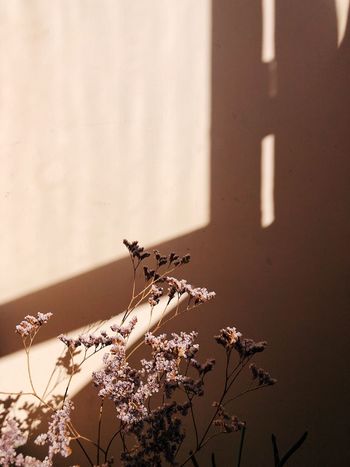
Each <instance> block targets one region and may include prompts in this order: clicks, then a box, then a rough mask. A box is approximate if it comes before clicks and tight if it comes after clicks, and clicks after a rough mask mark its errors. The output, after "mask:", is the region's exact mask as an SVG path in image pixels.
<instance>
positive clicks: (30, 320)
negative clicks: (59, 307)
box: [16, 313, 52, 338]
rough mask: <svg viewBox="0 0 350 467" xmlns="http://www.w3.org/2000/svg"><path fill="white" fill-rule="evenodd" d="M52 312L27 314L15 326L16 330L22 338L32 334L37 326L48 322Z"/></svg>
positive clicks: (36, 330) (35, 331)
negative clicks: (34, 314)
mask: <svg viewBox="0 0 350 467" xmlns="http://www.w3.org/2000/svg"><path fill="white" fill-rule="evenodd" d="M51 316H52V313H38V314H37V315H36V316H32V315H27V316H26V317H25V318H24V320H23V321H21V322H20V323H19V324H18V325H17V326H16V332H17V333H18V334H20V335H21V336H22V337H23V338H26V337H28V336H32V337H33V336H34V335H35V334H36V333H37V332H38V330H39V328H40V327H41V326H42V325H43V324H46V323H47V322H48V320H49V319H50V318H51Z"/></svg>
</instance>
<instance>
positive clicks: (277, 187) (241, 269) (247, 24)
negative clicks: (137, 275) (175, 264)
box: [0, 0, 350, 467]
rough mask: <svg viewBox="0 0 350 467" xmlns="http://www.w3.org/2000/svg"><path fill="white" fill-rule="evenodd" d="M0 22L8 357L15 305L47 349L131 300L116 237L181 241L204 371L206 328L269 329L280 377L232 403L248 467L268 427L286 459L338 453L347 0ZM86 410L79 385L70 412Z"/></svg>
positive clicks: (348, 98) (71, 7)
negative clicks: (45, 319) (201, 300)
mask: <svg viewBox="0 0 350 467" xmlns="http://www.w3.org/2000/svg"><path fill="white" fill-rule="evenodd" d="M199 4H200V6H199ZM0 34H1V37H2V44H3V47H4V49H3V50H4V52H3V54H2V55H1V57H0V84H1V86H0V88H1V91H0V92H1V108H0V109H1V110H0V121H1V126H0V128H1V131H0V147H1V156H0V157H1V161H2V164H1V165H2V171H1V174H0V177H1V196H0V208H1V218H2V219H3V226H2V229H1V233H0V235H1V237H0V238H1V242H0V249H1V250H0V251H1V257H2V266H1V283H2V286H1V287H2V288H1V300H2V302H1V305H0V312H1V314H0V318H1V325H2V327H3V329H4V332H3V336H2V342H1V356H2V360H1V361H0V365H3V367H2V368H3V369H6V371H9V369H11V368H13V365H16V368H17V370H18V372H22V369H23V368H24V367H23V365H22V363H21V362H20V357H19V355H20V354H18V353H17V352H18V351H19V350H20V343H19V342H18V340H16V339H15V338H14V337H13V328H14V326H15V324H16V323H17V322H19V321H20V320H21V319H22V317H23V316H24V315H26V314H28V313H36V312H37V311H53V312H54V313H55V320H54V321H53V322H52V323H51V324H50V326H48V327H47V328H46V329H43V332H42V333H41V334H40V335H39V336H38V342H39V343H40V345H39V346H38V349H39V350H38V351H40V352H42V353H41V354H40V353H38V358H42V357H40V355H43V354H44V353H45V348H46V349H47V347H45V346H47V345H48V343H51V342H52V341H51V340H52V339H54V337H55V336H56V335H57V334H59V333H60V332H62V331H64V332H68V331H71V330H75V329H78V328H81V327H83V326H86V325H88V324H89V323H91V322H93V321H95V320H97V319H102V318H107V317H109V316H111V315H117V314H118V313H119V312H120V311H121V310H122V309H123V307H124V306H125V305H126V304H127V302H128V298H129V294H130V281H131V277H130V276H128V274H127V273H126V271H127V268H128V264H129V263H128V259H127V257H126V255H124V254H123V250H122V248H121V246H120V244H121V239H122V238H124V237H129V238H130V239H136V238H138V239H139V240H140V242H142V243H143V244H145V245H146V246H147V247H150V248H152V247H154V248H159V249H160V250H161V251H164V252H167V251H170V250H175V251H178V252H180V253H187V252H188V251H190V252H191V255H192V258H193V261H192V263H191V264H190V265H189V267H188V270H187V272H186V273H185V271H184V276H185V277H187V278H188V279H189V280H190V281H191V282H192V283H194V284H195V285H203V286H207V287H208V288H210V289H212V290H215V291H216V292H217V298H216V299H215V302H211V303H210V304H208V305H207V306H204V307H202V308H201V309H200V310H198V311H196V312H195V313H193V314H189V315H186V317H185V318H186V319H182V320H181V321H178V322H176V324H175V327H176V329H185V330H190V329H195V330H198V331H199V333H200V344H201V349H202V356H203V358H205V357H206V356H208V355H212V354H213V355H214V356H215V357H216V358H217V359H218V366H217V369H216V370H215V371H216V375H219V374H220V369H222V365H221V363H219V360H220V352H219V349H216V348H215V345H214V344H212V342H213V341H212V335H213V334H214V333H216V331H217V330H218V329H220V328H221V327H223V326H227V325H234V326H237V328H238V329H239V330H240V331H242V332H243V333H244V334H245V335H246V336H247V337H252V338H254V339H266V340H267V341H268V343H269V346H268V349H267V350H266V353H264V354H263V355H261V357H259V360H258V362H259V364H260V365H261V366H263V367H264V368H266V369H268V370H269V371H270V372H271V374H272V375H273V376H275V377H276V378H277V379H278V384H277V385H276V386H274V387H272V388H268V389H267V390H266V392H261V393H260V392H259V391H258V392H256V393H253V394H250V395H248V396H247V397H246V398H242V399H240V400H239V403H237V405H236V406H233V407H232V410H233V411H234V412H235V413H236V414H237V415H238V416H239V417H240V418H242V419H244V420H246V421H247V425H248V429H247V434H246V448H245V451H244V456H243V461H242V467H243V466H247V467H248V466H249V467H250V466H251V467H255V466H257V467H265V466H266V467H268V466H271V465H273V458H272V449H271V445H270V435H271V433H275V434H276V435H277V437H278V439H279V442H280V448H281V451H284V450H286V449H287V448H288V447H289V446H290V445H291V444H292V443H293V442H294V441H296V439H297V438H298V437H299V436H300V435H301V434H302V433H303V432H304V431H306V430H308V432H309V436H308V439H307V441H306V442H305V445H304V446H303V447H302V448H301V450H300V451H299V452H298V453H297V454H295V457H293V458H292V460H291V461H290V463H289V464H288V465H290V466H293V465H294V466H305V467H306V466H307V467H310V466H322V467H333V466H339V467H342V466H347V465H349V463H350V450H349V448H348V434H349V428H350V427H349V413H348V405H349V404H348V394H349V390H350V378H349V371H348V370H347V362H348V358H347V351H348V342H349V316H348V313H349V310H350V307H349V305H350V294H349V288H348V287H349V271H350V264H349V263H350V258H349V238H350V219H349V208H348V206H349V201H350V199H349V198H350V192H349V180H350V160H349V154H350V134H349V121H350V93H349V84H350V23H349V21H348V2H347V1H346V0H343V1H333V0H322V1H320V0H310V1H308V2H305V1H301V0H294V1H289V2H282V1H278V0H276V1H274V2H273V1H268V0H265V1H255V0H253V1H250V2H247V1H246V0H234V1H232V0H218V1H214V2H212V5H211V4H210V3H209V1H208V2H207V1H203V2H202V1H201V2H186V1H185V0H184V1H178V0H177V1H176V2H172V1H170V0H169V1H156V0H154V1H153V2H152V8H150V7H149V2H147V1H141V0H138V1H135V2H131V3H129V2H122V1H117V2H113V1H107V0H106V1H104V0H103V1H100V2H95V1H76V2H68V1H67V2H65V1H62V2H59V1H53V2H44V1H31V2H21V1H13V2H10V1H0ZM266 138H268V140H266ZM264 141H269V143H268V144H265V143H264ZM264 151H266V154H265V152H264ZM266 160H267V161H269V165H266V166H265V165H264V164H265V162H266ZM265 198H266V199H265ZM265 202H266V203H267V206H266V205H265ZM50 345H51V344H50ZM213 345H214V347H213ZM40 346H41V347H40ZM40 349H42V350H40ZM50 352H51V350H50ZM46 353H48V351H47V350H46ZM11 359H13V360H11ZM42 361H43V360H42ZM14 362H15V363H14ZM17 365H18V366H17ZM21 365H22V366H21ZM3 371H4V370H3ZM39 376H40V375H38V377H39ZM218 378H219V376H214V377H213V380H212V382H211V383H210V384H209V386H208V390H207V391H208V392H207V394H208V398H209V399H210V400H214V399H215V398H217V388H218V385H219V384H221V383H220V381H219V380H218ZM18 380H19V378H15V377H13V378H12V377H11V378H8V379H6V380H5V381H4V382H3V384H4V389H2V388H0V390H11V389H12V387H13V385H18V384H19V381H18ZM14 389H16V390H17V389H18V387H17V386H16V388H14ZM94 400H95V392H94V390H93V389H92V388H91V387H90V385H87V386H86V387H85V388H82V389H81V390H80V392H79V393H78V394H77V395H76V397H75V402H76V405H77V410H78V408H79V407H86V406H88V405H89V406H91V407H94V405H93V401H94ZM198 409H199V410H200V413H201V417H203V419H204V418H205V416H208V417H209V415H210V409H208V408H206V407H205V405H204V404H200V405H199V407H198ZM92 410H95V409H92ZM97 412H98V407H97V406H96V414H97ZM80 424H81V427H83V428H84V430H85V429H86V431H87V433H91V434H92V436H94V433H95V431H94V430H95V427H94V426H92V425H91V416H90V415H89V413H87V411H83V415H82V416H81V419H80ZM106 426H107V425H106ZM111 429H112V427H111ZM238 443H239V439H238V437H235V436H234V435H228V436H227V437H226V436H224V437H223V438H222V439H221V440H220V439H218V440H217V442H216V444H215V445H214V446H213V447H211V448H209V449H208V450H207V451H205V452H204V453H203V454H202V456H199V457H198V460H199V461H200V465H201V466H202V465H203V466H206V465H210V463H209V455H210V452H211V450H212V449H215V451H216V452H217V464H218V465H223V466H226V465H234V461H235V456H236V455H237V449H238ZM78 461H79V457H74V458H72V459H71V460H70V464H69V465H71V464H72V463H73V462H78ZM57 465H59V463H57ZM62 465H63V464H62ZM67 465H68V464H67Z"/></svg>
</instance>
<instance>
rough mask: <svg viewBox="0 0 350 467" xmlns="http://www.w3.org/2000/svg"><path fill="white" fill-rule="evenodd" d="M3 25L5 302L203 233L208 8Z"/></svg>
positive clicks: (6, 14)
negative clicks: (136, 249) (128, 247)
mask: <svg viewBox="0 0 350 467" xmlns="http://www.w3.org/2000/svg"><path fill="white" fill-rule="evenodd" d="M101 3H102V5H103V6H101ZM82 10H83V11H82ZM0 16H1V18H2V22H1V40H2V46H3V49H4V50H7V51H8V53H6V54H2V55H1V57H0V69H1V113H0V126H1V134H0V157H1V172H0V186H1V191H0V218H1V220H2V227H1V232H0V257H1V281H0V303H4V302H7V301H9V300H12V299H14V298H17V297H19V296H21V295H24V294H26V293H31V292H35V291H37V290H40V289H42V288H43V287H47V286H49V285H52V284H54V283H57V282H59V281H62V280H66V279H69V278H71V277H73V276H76V275H78V274H81V273H83V272H86V271H89V270H91V269H94V268H96V267H99V266H101V265H104V264H107V263H110V262H112V261H115V260H117V259H119V258H121V257H123V256H125V253H126V252H125V250H124V247H123V245H122V239H123V238H129V239H131V240H136V239H138V240H140V242H142V244H143V245H144V246H146V247H147V246H150V245H154V244H156V243H159V242H163V241H166V240H170V239H172V238H176V237H178V236H179V235H183V234H186V233H189V232H191V231H194V230H197V229H198V228H202V227H203V226H205V225H207V224H208V222H209V204H210V199H209V196H210V193H209V178H210V174H209V148H210V145H209V131H210V56H211V2H210V1H209V0H203V1H202V2H201V5H200V8H198V4H197V2H188V1H187V0H177V1H176V2H164V1H163V0H154V1H153V2H152V7H151V8H150V4H149V2H148V1H147V0H140V1H137V2H109V1H102V2H86V3H81V2H69V3H68V4H66V3H63V2H61V1H59V0H52V1H51V2H38V4H37V6H36V8H35V9H30V8H29V9H28V8H27V6H26V3H25V2H1V3H0ZM19 26H20V27H19ZM160 38H161V39H160Z"/></svg>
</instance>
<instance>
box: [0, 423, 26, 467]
mask: <svg viewBox="0 0 350 467" xmlns="http://www.w3.org/2000/svg"><path fill="white" fill-rule="evenodd" d="M26 442H27V436H25V435H24V434H23V433H22V431H21V430H20V427H19V424H18V422H17V420H15V419H14V418H7V419H6V420H5V423H4V424H3V426H2V428H1V437H0V464H1V465H2V466H4V467H7V466H9V465H11V464H13V463H14V462H15V459H16V455H17V454H16V449H17V448H18V447H20V446H23V444H25V443H26Z"/></svg>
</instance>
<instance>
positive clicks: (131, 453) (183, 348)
mask: <svg viewBox="0 0 350 467" xmlns="http://www.w3.org/2000/svg"><path fill="white" fill-rule="evenodd" d="M124 244H125V246H126V247H127V249H128V251H129V254H130V258H131V261H132V265H133V269H134V278H135V277H136V270H137V268H138V267H139V266H140V264H141V263H143V264H144V260H146V259H147V258H149V257H151V258H150V260H152V258H153V264H154V263H155V264H154V265H153V268H152V267H149V266H144V267H143V272H144V277H145V281H146V284H148V285H146V287H145V289H144V290H143V291H141V292H140V294H137V295H134V292H135V282H134V287H133V296H132V301H131V304H132V305H133V306H130V307H128V309H127V310H126V313H125V315H124V318H123V320H122V324H121V325H117V324H114V325H112V326H110V330H109V331H108V332H107V331H105V330H100V331H99V332H98V333H97V332H96V333H85V334H81V335H80V336H78V337H77V338H71V337H68V336H66V335H64V334H61V335H60V336H59V339H60V340H61V341H62V342H63V343H64V344H65V345H66V346H67V347H68V349H69V350H70V353H71V355H72V351H73V353H74V350H75V349H76V348H78V347H83V348H85V353H87V352H86V351H87V349H90V348H92V350H94V351H95V352H97V351H98V350H100V349H104V348H107V347H108V351H107V352H106V353H105V355H104V356H103V367H102V369H101V370H98V371H95V372H94V373H93V374H92V381H93V383H94V385H95V386H96V387H97V388H98V395H99V397H100V398H101V399H102V400H104V399H110V400H111V401H112V402H113V403H114V405H115V413H116V417H117V418H118V419H119V420H120V422H121V423H120V436H121V439H122V442H123V452H122V453H121V454H120V460H121V465H122V466H123V467H136V466H143V467H155V466H156V467H161V466H162V465H164V462H165V463H168V464H171V465H175V464H176V462H177V458H176V457H177V454H178V452H179V450H180V448H181V444H182V442H183V440H184V438H185V432H184V429H183V425H182V418H183V417H185V416H187V415H188V413H189V412H191V415H192V420H193V422H194V425H196V423H195V420H194V414H193V410H194V405H193V400H194V399H195V398H196V397H200V396H203V394H204V380H205V377H206V375H207V374H208V373H209V372H211V370H213V368H214V365H215V360H214V359H207V360H206V361H205V362H204V363H200V362H199V361H198V360H197V359H196V354H197V352H198V350H199V346H198V344H196V343H195V339H196V337H197V333H196V332H194V331H192V332H189V333H186V332H181V333H179V334H176V333H172V334H171V335H170V336H169V337H168V336H167V335H166V334H160V335H158V336H156V335H154V334H153V333H152V332H148V333H147V334H146V335H145V338H144V343H145V345H146V346H147V347H149V348H150V353H151V357H150V358H149V359H142V360H141V361H140V365H139V367H138V368H133V367H132V366H131V365H130V363H129V361H128V358H127V357H128V356H127V343H128V339H129V336H130V334H131V333H132V332H133V330H134V328H135V325H136V322H137V319H136V317H134V318H132V319H131V320H130V321H129V323H128V324H124V322H125V321H126V320H127V319H128V318H129V316H130V313H131V312H132V310H133V309H134V308H135V306H137V305H135V302H136V300H138V299H139V296H140V295H142V299H145V300H147V299H148V302H149V304H150V305H151V307H154V306H156V305H157V304H158V303H159V302H160V299H161V297H163V296H165V297H167V298H168V304H169V303H170V301H171V300H173V299H174V298H177V299H180V298H181V297H183V296H184V295H187V298H188V304H187V307H186V310H189V309H192V308H193V307H195V306H197V305H200V304H203V303H206V302H208V301H210V300H211V299H213V298H214V297H215V292H209V291H208V289H206V288H204V287H194V286H192V285H191V284H189V283H188V282H187V281H186V280H184V279H181V280H180V279H177V278H175V277H172V276H169V275H168V274H171V273H172V271H173V270H174V269H176V268H178V267H180V266H182V265H185V264H187V263H188V262H189V261H190V255H184V256H182V257H180V256H179V255H177V254H175V253H174V252H172V253H170V254H169V255H162V254H161V253H160V252H159V251H158V250H154V251H153V255H152V253H149V252H147V251H145V250H144V248H143V247H141V246H140V245H139V244H138V242H137V241H133V242H128V241H127V240H124ZM142 299H141V301H142ZM138 303H139V302H138ZM138 303H137V304H138ZM134 305H135V306H134ZM177 310H178V307H177V308H176V312H175V315H174V316H176V315H177ZM51 316H52V313H46V314H44V313H38V314H37V316H31V315H28V316H26V317H25V319H24V320H23V321H22V322H21V323H20V324H19V325H18V326H16V332H17V333H18V334H20V335H21V337H22V339H23V342H24V346H25V349H26V351H27V352H28V348H30V346H28V345H27V341H26V339H27V338H28V339H29V340H30V345H31V344H32V341H33V338H34V336H35V335H36V333H37V332H38V330H39V329H40V327H41V326H42V325H43V324H46V323H47V321H48V320H49V318H50V317H51ZM174 316H173V317H174ZM159 327H160V323H158V325H157V327H156V329H158V328H159ZM111 331H112V333H113V334H111ZM215 340H216V342H217V343H218V344H219V345H221V346H222V347H224V349H225V351H226V358H227V365H226V376H225V377H226V381H225V385H224V387H225V390H224V393H223V394H222V396H221V398H220V399H219V400H220V402H218V403H216V402H215V403H214V404H213V406H214V407H215V413H214V415H213V417H212V418H211V421H210V422H209V425H208V428H207V431H205V433H206V434H207V433H208V436H209V434H210V433H209V429H212V428H213V426H214V427H217V428H218V429H219V431H220V432H225V433H230V432H235V431H239V430H241V429H243V428H244V427H245V422H243V421H240V420H239V419H238V418H237V417H236V416H235V415H230V414H229V413H228V412H227V410H226V408H225V407H226V405H227V404H228V403H229V402H230V401H232V400H233V399H235V398H236V397H234V398H231V399H229V400H227V397H226V396H227V391H228V389H229V388H230V387H231V385H232V383H233V381H234V380H235V379H236V377H237V376H238V374H239V372H240V371H241V370H243V368H244V367H245V365H246V364H247V363H248V362H249V361H250V359H251V358H252V357H253V356H254V355H255V354H256V353H259V352H262V351H263V350H264V349H265V347H266V342H265V341H261V342H254V341H253V340H252V339H246V338H243V336H242V334H241V333H240V332H238V331H237V330H236V328H235V327H226V328H224V329H221V330H220V332H219V334H218V335H217V336H215ZM233 351H235V352H233ZM234 354H236V358H237V354H238V365H236V366H234V367H233V369H232V371H231V369H230V365H231V362H232V360H230V359H231V357H232V356H233V355H234ZM231 366H232V365H231ZM250 371H251V374H252V377H253V381H255V383H256V386H255V387H253V388H251V387H250V388H249V389H248V390H246V391H244V392H243V393H241V394H245V392H249V391H252V390H255V389H259V388H262V387H265V386H270V385H272V384H274V383H275V382H276V380H275V379H273V378H272V377H271V376H270V374H269V373H268V372H267V371H265V370H263V369H262V368H257V367H256V366H255V365H254V364H251V365H250ZM73 374H74V373H72V376H73ZM68 387H69V383H68V386H67V388H66V393H67V392H68ZM177 390H178V391H177ZM33 391H34V389H33ZM176 391H177V392H176ZM175 392H176V399H175V395H174V393H175ZM156 394H158V396H156ZM241 394H239V395H241ZM153 396H156V397H153ZM237 397H238V396H237ZM64 399H65V398H64ZM64 399H63V400H64ZM155 400H158V401H160V400H162V403H161V404H160V406H158V407H155V402H154V401H155ZM152 406H153V407H152ZM59 407H60V408H57V406H56V408H55V409H53V413H52V416H51V420H50V422H49V425H48V430H47V432H46V433H43V434H41V435H39V436H38V437H37V438H36V439H35V443H36V444H38V445H48V455H47V456H46V457H45V459H44V460H43V461H40V460H38V459H36V458H34V457H31V456H23V455H22V454H17V452H16V449H17V448H18V447H20V446H22V445H24V444H25V443H26V441H27V436H26V435H25V434H23V433H22V432H21V429H20V426H19V424H18V422H17V421H16V420H15V419H13V418H6V419H5V422H4V424H3V426H2V428H1V437H0V465H3V466H5V467H10V466H23V467H53V465H54V462H55V461H54V457H55V456H56V455H61V456H62V457H68V456H69V455H70V454H71V447H70V443H71V441H72V440H73V439H77V438H79V437H80V435H78V434H77V432H76V430H75V428H74V427H73V424H72V422H71V411H72V410H73V409H74V406H73V403H72V402H71V401H69V400H64V402H63V404H62V405H61V404H60V405H59ZM101 407H102V406H101ZM101 414H102V412H101ZM194 428H195V431H196V437H197V438H198V433H197V428H196V426H195V427H194ZM212 436H213V435H211V437H212ZM214 436H215V435H214ZM114 437H115V436H113V437H112V439H111V441H110V443H109V445H108V448H107V449H106V451H105V457H106V459H107V453H108V449H109V447H110V444H111V442H112V441H113V439H114ZM130 438H133V439H134V443H133V444H131V442H130ZM82 439H84V441H88V439H87V438H84V437H82ZM209 439H210V437H209V438H208V439H206V440H204V442H203V445H204V444H206V442H207V441H208V440H209ZM99 443H100V441H98V446H97V445H96V444H95V443H93V444H95V446H94V449H95V448H96V447H97V449H98V450H99V449H101V450H102V451H103V449H102V446H100V444H99ZM79 444H81V443H80V442H79ZM81 447H82V446H81ZM200 447H201V445H198V439H197V450H199V449H200ZM83 450H84V452H85V453H86V451H85V449H84V448H83ZM98 452H99V451H98ZM87 457H89V456H88V455H87ZM191 460H192V462H193V463H195V462H194V457H193V458H192V459H191ZM188 461H189V458H188ZM89 462H90V464H91V465H92V464H93V463H92V461H91V459H89ZM111 462H112V461H111V460H109V461H108V462H107V463H104V464H99V466H94V467H110V465H111ZM98 463H99V455H98V454H97V464H98ZM185 463H187V461H186V462H185ZM73 467H78V466H73Z"/></svg>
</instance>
